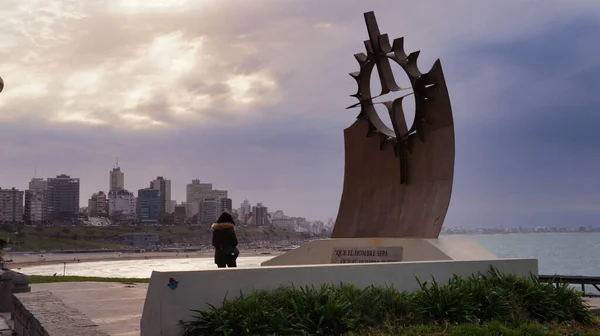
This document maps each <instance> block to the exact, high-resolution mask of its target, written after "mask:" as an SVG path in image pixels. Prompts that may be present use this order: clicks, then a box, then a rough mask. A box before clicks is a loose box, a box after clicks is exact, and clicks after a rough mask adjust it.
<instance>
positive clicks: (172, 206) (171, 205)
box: [166, 200, 177, 214]
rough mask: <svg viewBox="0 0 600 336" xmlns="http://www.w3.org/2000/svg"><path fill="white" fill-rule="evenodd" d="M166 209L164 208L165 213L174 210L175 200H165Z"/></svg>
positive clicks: (170, 212)
mask: <svg viewBox="0 0 600 336" xmlns="http://www.w3.org/2000/svg"><path fill="white" fill-rule="evenodd" d="M167 205H168V206H167V209H166V213H168V214H172V213H174V212H175V207H176V206H177V201H176V200H170V201H168V202H167Z"/></svg>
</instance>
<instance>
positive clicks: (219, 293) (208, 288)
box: [140, 241, 538, 336]
mask: <svg viewBox="0 0 600 336" xmlns="http://www.w3.org/2000/svg"><path fill="white" fill-rule="evenodd" d="M417 244H424V243H419V242H418V241H417ZM313 246H314V244H313ZM424 246H426V245H424ZM423 251H434V250H433V249H430V250H429V249H423ZM411 253H412V252H411ZM427 253H433V252H427ZM447 253H449V250H447ZM439 257H440V258H441V256H439ZM490 266H494V267H495V268H496V269H498V271H500V272H502V273H507V274H515V275H517V276H528V275H529V274H531V273H532V274H535V275H537V270H538V263H537V260H536V259H493V260H468V261H455V260H441V261H418V262H410V261H407V262H387V263H353V264H339V265H292V266H271V267H251V268H224V269H208V270H201V271H191V272H152V277H151V280H150V286H149V287H148V293H147V294H146V301H145V302H144V312H143V314H142V320H141V325H140V327H141V335H142V336H159V335H160V336H181V335H182V334H183V332H182V329H181V326H180V324H179V322H180V321H190V320H193V319H194V318H193V315H194V313H193V312H192V311H191V310H204V309H208V308H209V307H210V306H209V305H213V306H216V307H219V306H220V305H221V304H222V302H223V299H224V298H227V299H233V298H235V297H237V296H239V295H240V293H244V294H247V293H250V292H251V291H253V290H272V289H276V288H278V287H280V286H284V285H287V286H289V285H291V284H294V285H296V286H307V285H308V286H310V285H314V286H321V285H322V284H324V283H330V284H339V283H340V282H343V283H346V284H352V285H355V286H357V287H359V288H364V287H367V286H370V285H375V286H386V285H393V286H394V287H395V288H397V289H398V290H400V291H402V290H407V291H414V290H417V289H418V288H419V284H418V283H417V281H416V279H415V277H418V278H419V279H421V280H430V279H431V278H432V277H433V278H435V279H436V281H438V282H439V283H440V284H444V283H446V282H447V281H448V279H450V278H451V277H452V276H453V275H455V274H456V275H460V276H470V275H472V274H480V273H482V274H485V273H487V272H488V271H489V269H490Z"/></svg>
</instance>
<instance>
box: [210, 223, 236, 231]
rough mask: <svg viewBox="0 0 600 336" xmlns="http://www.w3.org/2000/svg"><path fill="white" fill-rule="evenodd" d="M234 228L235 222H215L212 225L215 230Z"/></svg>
mask: <svg viewBox="0 0 600 336" xmlns="http://www.w3.org/2000/svg"><path fill="white" fill-rule="evenodd" d="M233 228H235V224H233V223H214V224H213V225H212V226H211V229H212V230H213V231H215V230H223V229H233Z"/></svg>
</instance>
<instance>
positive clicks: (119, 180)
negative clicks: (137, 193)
mask: <svg viewBox="0 0 600 336" xmlns="http://www.w3.org/2000/svg"><path fill="white" fill-rule="evenodd" d="M108 174H109V183H110V185H109V189H108V191H109V192H111V191H113V190H116V191H119V190H123V189H125V173H123V172H122V171H121V167H118V166H117V167H115V168H113V169H112V170H111V171H110V172H108Z"/></svg>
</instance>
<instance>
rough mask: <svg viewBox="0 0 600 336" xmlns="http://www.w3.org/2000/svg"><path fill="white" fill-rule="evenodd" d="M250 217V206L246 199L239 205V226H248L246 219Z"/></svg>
mask: <svg viewBox="0 0 600 336" xmlns="http://www.w3.org/2000/svg"><path fill="white" fill-rule="evenodd" d="M251 215H252V205H250V202H248V200H247V199H246V200H244V202H242V204H241V205H240V211H239V216H240V222H241V224H242V225H246V224H248V217H250V216H251Z"/></svg>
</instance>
